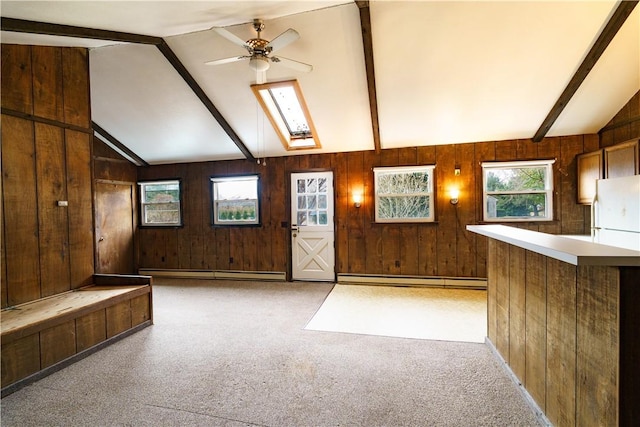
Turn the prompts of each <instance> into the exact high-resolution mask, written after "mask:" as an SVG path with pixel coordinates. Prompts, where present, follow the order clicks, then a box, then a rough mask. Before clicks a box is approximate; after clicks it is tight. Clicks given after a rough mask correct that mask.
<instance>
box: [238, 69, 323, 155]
mask: <svg viewBox="0 0 640 427" xmlns="http://www.w3.org/2000/svg"><path fill="white" fill-rule="evenodd" d="M251 90H253V93H254V94H255V96H256V98H257V99H258V102H259V103H260V105H261V106H262V109H263V110H264V112H265V114H266V115H267V117H268V118H269V121H270V122H271V124H272V125H273V128H274V129H275V131H276V133H277V134H278V136H279V137H280V140H281V141H282V144H283V145H284V148H286V149H287V150H301V149H309V148H320V141H319V140H318V135H317V134H316V130H315V128H314V126H313V122H312V121H311V115H310V114H309V109H308V108H307V104H306V103H305V101H304V97H303V96H302V90H301V89H300V85H299V84H298V82H297V81H296V80H288V81H285V82H275V83H265V84H260V85H251Z"/></svg>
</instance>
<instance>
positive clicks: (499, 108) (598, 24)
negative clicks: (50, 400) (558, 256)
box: [1, 0, 640, 164]
mask: <svg viewBox="0 0 640 427" xmlns="http://www.w3.org/2000/svg"><path fill="white" fill-rule="evenodd" d="M615 7H616V2H615V1H588V2H587V1H530V2H523V1H483V2H457V1H419V0H418V1H403V2H400V1H391V0H388V1H380V0H378V1H372V2H370V14H371V28H372V39H373V57H374V64H375V81H376V91H377V97H378V102H377V105H378V114H379V125H380V142H381V146H382V148H394V147H406V146H420V145H434V144H449V143H463V142H476V141H492V140H504V139H525V138H531V137H532V136H533V135H534V133H535V132H536V130H537V129H538V128H539V127H540V125H541V123H542V121H543V120H544V118H545V117H546V115H547V114H548V113H549V111H550V110H551V108H552V107H553V105H554V104H555V102H556V100H557V99H558V97H559V96H560V94H561V93H562V92H563V90H564V88H565V87H566V85H567V83H568V82H569V80H570V79H571V77H572V76H573V74H574V73H575V71H576V70H577V69H578V67H579V66H580V64H581V62H582V60H583V59H584V57H585V55H586V54H587V52H588V51H589V49H590V48H591V46H592V44H593V43H594V41H595V40H596V38H597V37H598V35H599V33H600V31H601V30H602V28H603V26H604V25H605V23H606V22H607V20H608V18H609V16H610V15H611V14H612V12H613V10H614V9H615ZM1 15H2V16H3V17H10V18H17V19H24V20H31V21H41V22H48V23H56V24H65V25H73V26H78V27H87V28H95V29H102V30H111V31H119V32H127V33H135V34H143V35H149V36H157V37H163V38H164V39H165V41H166V43H167V44H168V45H169V47H170V48H171V49H172V50H173V51H174V52H175V54H176V56H177V57H178V58H179V60H180V61H181V62H182V63H183V64H184V65H185V67H186V69H187V70H188V71H189V73H190V74H191V75H192V76H193V77H194V78H195V80H196V81H197V83H198V84H199V85H200V86H201V87H202V89H203V90H204V92H205V93H206V95H207V96H208V97H209V99H211V101H212V102H213V104H214V105H215V106H216V108H217V109H218V110H219V111H220V113H221V114H222V116H223V117H224V118H225V119H226V121H227V122H228V123H229V125H230V126H231V128H232V129H233V130H234V131H235V133H236V134H237V135H238V136H239V137H240V139H241V140H242V141H243V142H244V144H245V145H246V147H247V148H248V149H249V151H250V152H251V153H252V154H253V156H255V157H265V156H267V157H271V156H283V155H290V154H302V153H313V152H340V151H354V150H371V149H373V148H374V142H373V141H374V140H373V131H372V125H371V114H370V109H369V94H368V89H367V78H366V70H365V61H364V53H363V42H362V34H361V26H360V15H359V9H358V7H357V5H356V4H355V3H354V2H352V1H344V0H342V1H247V2H245V1H139V2H129V1H72V2H65V1H2V3H1ZM254 18H262V19H264V20H265V25H266V28H265V30H264V32H263V33H262V37H263V38H266V39H269V40H270V39H273V38H274V37H275V36H277V35H278V34H280V33H281V32H283V31H285V30H286V29H287V28H294V29H296V30H297V31H298V32H299V33H300V36H301V37H300V39H299V40H298V41H296V42H294V43H293V44H291V45H289V46H287V47H285V48H283V49H282V50H281V51H279V52H278V54H279V55H282V56H284V57H287V58H291V59H295V60H298V61H302V62H306V63H310V64H313V67H314V69H313V71H312V72H310V73H301V72H297V71H292V70H290V69H288V68H285V67H282V66H281V65H278V64H274V65H272V67H271V68H270V69H269V70H268V72H267V80H268V81H279V80H286V79H297V80H298V81H299V82H300V85H301V87H302V90H303V92H304V96H305V99H306V102H307V104H308V106H309V110H310V112H311V115H312V117H313V120H314V122H315V127H316V130H317V132H318V136H319V139H320V142H321V144H322V148H321V149H316V150H310V151H303V152H300V151H297V152H286V151H285V150H284V148H283V146H282V144H281V143H280V141H279V139H278V138H277V136H276V134H275V132H274V131H273V129H272V128H271V125H270V123H269V121H268V120H266V119H265V118H264V116H263V114H262V112H261V110H259V107H258V106H257V103H256V100H255V97H254V96H253V93H252V92H251V90H250V85H251V84H253V83H255V75H254V74H253V72H252V71H251V69H250V68H249V67H248V64H247V63H246V62H244V61H243V62H236V63H231V64H225V65H218V66H207V65H204V63H205V62H206V61H210V60H213V59H219V58H225V57H229V56H234V55H242V54H244V53H245V52H244V51H243V49H242V48H240V47H238V46H236V45H234V44H232V43H231V42H229V41H228V40H226V39H225V38H223V37H221V36H220V35H219V34H217V33H216V32H215V31H213V30H211V28H212V27H216V26H224V27H226V28H227V30H229V31H230V32H232V33H234V34H236V35H237V36H239V37H240V38H241V39H243V40H245V39H249V38H252V37H254V35H255V33H254V32H253V30H252V27H251V25H250V22H251V21H252V19H254ZM1 37H2V42H3V43H21V44H23V43H26V44H44V45H62V46H83V47H88V48H90V69H91V103H92V106H91V107H92V118H93V120H94V121H95V122H96V123H97V124H99V125H100V126H101V127H102V128H104V129H105V130H106V131H108V132H109V133H110V134H111V135H113V136H114V137H115V138H117V139H118V140H119V141H120V142H122V143H123V144H124V145H126V146H127V147H128V148H129V149H131V150H132V151H133V152H135V153H136V154H137V155H139V156H140V157H141V158H142V159H144V160H145V161H147V162H148V163H150V164H158V163H172V162H188V161H207V160H223V159H239V158H243V157H244V155H243V154H242V152H241V151H240V150H239V149H238V148H237V147H236V145H235V144H234V142H233V141H232V139H231V138H230V137H229V136H228V135H227V134H226V133H225V131H224V130H223V128H222V127H221V126H220V124H219V123H218V122H217V121H216V120H215V119H214V118H213V117H212V115H211V114H210V113H209V111H208V110H207V109H206V108H205V107H204V106H203V104H202V103H201V102H200V100H199V99H198V98H197V97H196V95H195V94H194V93H193V91H191V89H190V88H189V86H188V85H187V84H186V83H185V82H184V80H183V79H182V78H181V77H180V76H179V74H178V73H177V72H176V71H175V70H174V68H173V67H172V66H171V65H170V63H169V62H168V61H167V60H166V59H165V57H164V56H163V55H162V53H161V52H160V51H159V50H158V49H157V48H156V47H155V46H152V45H139V44H128V43H114V42H104V41H96V40H87V39H71V38H65V37H52V36H44V35H29V34H21V33H12V32H6V31H3V32H2V33H1ZM638 90H640V8H639V7H636V8H635V10H634V12H633V14H632V15H631V16H630V17H629V18H628V19H627V21H626V23H625V24H624V26H623V27H622V29H621V30H620V31H619V33H618V34H617V35H616V37H615V38H614V40H613V42H612V43H611V44H610V46H609V47H608V48H607V50H606V51H605V53H604V54H603V56H602V57H601V58H600V60H599V61H598V63H597V64H596V66H595V67H594V68H593V70H592V71H591V73H590V74H589V75H588V77H587V79H586V80H585V81H584V83H583V84H582V86H581V87H580V89H579V90H578V91H577V93H576V94H575V96H574V97H573V98H572V100H571V101H570V103H569V104H568V105H567V107H566V108H565V110H564V111H563V113H562V114H561V115H560V117H559V118H558V120H557V121H556V122H555V124H554V125H553V127H552V128H551V130H550V131H549V133H548V135H549V136H559V135H573V134H583V133H594V132H597V131H598V130H599V129H600V128H602V127H603V126H604V125H606V124H607V122H608V121H609V120H610V119H611V118H612V117H613V116H614V115H615V114H616V113H617V112H618V111H619V110H620V109H621V108H622V107H623V106H624V105H625V104H626V103H627V102H628V101H629V99H630V98H631V97H632V96H633V95H634V94H635V93H636V92H637V91H638Z"/></svg>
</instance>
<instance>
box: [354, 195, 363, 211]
mask: <svg viewBox="0 0 640 427" xmlns="http://www.w3.org/2000/svg"><path fill="white" fill-rule="evenodd" d="M361 204H362V194H361V193H353V205H354V206H355V207H356V208H359V207H360V206H361Z"/></svg>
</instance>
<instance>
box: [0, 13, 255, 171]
mask: <svg viewBox="0 0 640 427" xmlns="http://www.w3.org/2000/svg"><path fill="white" fill-rule="evenodd" d="M0 27H1V28H2V30H3V31H12V32H20V33H30V34H44V35H51V36H64V37H75V38H85V39H97V40H111V41H118V42H126V43H138V44H151V45H155V46H156V47H157V48H158V49H159V50H160V52H161V53H162V54H163V55H164V57H165V58H166V59H167V61H169V63H170V64H171V66H172V67H173V68H174V69H175V70H176V71H177V72H178V74H179V75H180V76H181V77H182V78H183V79H184V81H185V82H186V83H187V85H188V86H189V87H190V88H191V90H192V91H193V92H194V93H195V95H196V96H197V97H198V99H199V100H200V102H202V104H204V106H205V107H206V108H207V110H209V112H210V113H211V115H212V116H213V118H214V119H215V120H216V121H217V122H218V124H220V126H221V127H222V129H223V130H224V131H225V132H226V134H227V135H228V136H229V138H231V140H232V141H233V142H234V144H236V146H237V147H238V149H239V150H240V151H241V152H242V154H243V155H244V156H245V157H246V158H247V159H248V160H252V161H254V160H256V159H255V157H253V154H251V152H250V151H249V149H248V148H247V147H246V146H245V145H244V143H243V142H242V140H241V139H240V137H239V136H238V134H236V133H235V131H234V130H233V129H232V128H231V125H229V123H228V122H227V121H226V119H225V118H224V117H223V116H222V114H220V111H218V109H217V108H216V106H215V105H214V104H213V102H211V100H210V99H209V97H208V96H207V95H206V94H205V92H204V90H202V88H201V87H200V85H198V83H197V82H196V80H195V79H194V78H193V76H191V74H190V73H189V72H188V71H187V68H186V67H185V66H184V64H182V62H180V60H179V59H178V57H177V56H176V55H175V53H173V51H172V50H171V48H170V47H169V45H168V44H167V43H166V42H165V41H164V40H163V39H162V38H161V37H153V36H145V35H141V34H131V33H121V32H118V31H107V30H97V29H93V28H84V27H74V26H71V25H59V24H50V23H47V22H35V21H25V20H22V19H13V18H2V19H1V21H0ZM98 127H99V126H98ZM100 129H102V128H100ZM103 130H104V129H103ZM107 135H108V134H107ZM120 144H121V143H120ZM123 147H124V145H123ZM134 155H135V154H134ZM136 157H137V156H136ZM140 160H142V159H140ZM142 161H143V162H144V160H142ZM145 163H146V162H145Z"/></svg>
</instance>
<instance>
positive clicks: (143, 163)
mask: <svg viewBox="0 0 640 427" xmlns="http://www.w3.org/2000/svg"><path fill="white" fill-rule="evenodd" d="M91 127H92V128H93V131H94V132H95V133H97V134H98V136H100V137H101V138H102V139H104V140H105V141H107V142H108V143H109V144H111V145H113V146H114V147H116V148H117V149H118V150H120V151H122V152H123V153H124V154H126V156H127V157H129V158H130V159H131V160H133V161H134V162H135V163H136V164H137V165H138V166H149V163H147V162H146V161H145V160H144V159H143V158H142V157H140V156H138V155H137V154H136V153H134V152H133V151H131V149H130V148H129V147H127V146H126V145H124V144H123V143H122V142H120V141H118V139H117V138H116V137H114V136H113V135H111V134H110V133H109V132H107V131H106V130H104V129H103V128H102V127H101V126H100V125H98V124H97V123H96V122H93V121H92V122H91Z"/></svg>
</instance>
